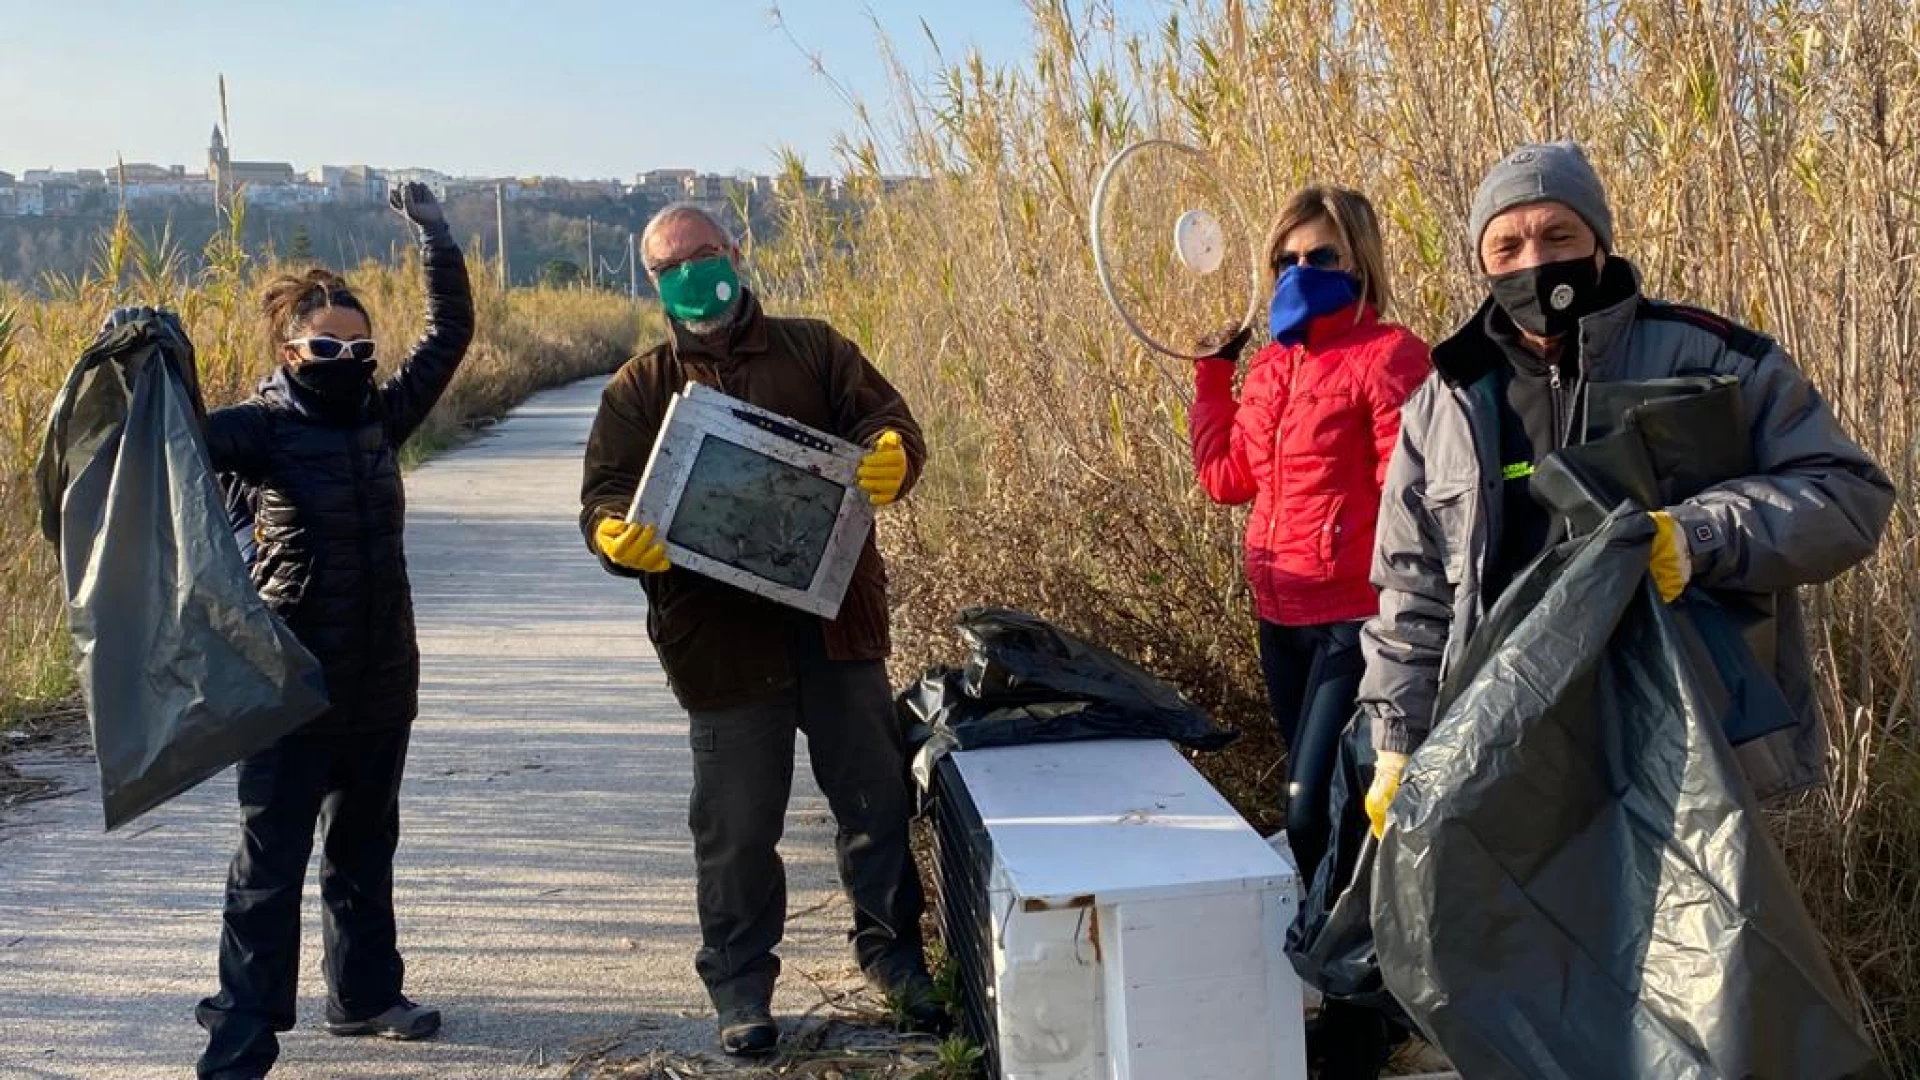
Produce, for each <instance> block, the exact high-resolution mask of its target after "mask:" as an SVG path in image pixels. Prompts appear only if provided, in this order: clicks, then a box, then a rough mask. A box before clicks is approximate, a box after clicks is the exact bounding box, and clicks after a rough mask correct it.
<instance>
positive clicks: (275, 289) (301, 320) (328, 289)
mask: <svg viewBox="0 0 1920 1080" xmlns="http://www.w3.org/2000/svg"><path fill="white" fill-rule="evenodd" d="M330 307H343V308H352V309H353V310H354V311H357V312H359V313H360V314H361V315H363V316H366V318H367V321H368V322H369V324H371V322H372V321H373V317H372V316H371V315H368V314H367V309H366V307H365V306H364V305H363V304H361V303H360V298H359V297H357V296H355V295H354V294H353V290H352V289H351V288H350V287H348V285H347V281H346V279H345V278H343V277H341V276H340V275H339V274H336V273H334V272H333V271H331V270H326V269H323V268H321V267H318V266H316V267H313V268H312V269H310V270H308V271H307V272H306V273H303V274H281V275H279V276H278V277H276V278H274V279H273V280H272V281H269V282H267V287H266V289H265V291H264V292H262V293H261V296H260V314H261V315H262V316H263V317H264V318H265V319H266V321H267V337H268V339H269V340H271V341H274V342H284V341H291V340H293V339H294V338H296V337H299V336H300V329H301V327H303V326H305V325H306V322H307V320H308V319H309V318H311V317H312V316H313V313H314V312H316V311H320V310H322V309H324V308H330Z"/></svg>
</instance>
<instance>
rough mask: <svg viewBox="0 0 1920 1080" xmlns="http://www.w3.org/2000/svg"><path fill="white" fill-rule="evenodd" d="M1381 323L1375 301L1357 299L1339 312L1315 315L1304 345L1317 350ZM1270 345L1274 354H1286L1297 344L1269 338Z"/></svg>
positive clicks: (1308, 325)
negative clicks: (1371, 302) (1374, 304)
mask: <svg viewBox="0 0 1920 1080" xmlns="http://www.w3.org/2000/svg"><path fill="white" fill-rule="evenodd" d="M1378 325H1380V313H1379V312H1378V311H1375V310H1374V308H1373V305H1372V304H1369V303H1367V302H1366V301H1364V300H1357V301H1355V302H1353V303H1351V304H1348V305H1347V306H1346V307H1343V308H1341V309H1340V310H1338V311H1333V312H1328V313H1327V314H1325V315H1316V316H1314V317H1313V319H1312V320H1311V321H1310V322H1308V323H1307V340H1306V342H1305V345H1304V347H1305V348H1306V350H1307V351H1308V352H1318V351H1319V350H1321V349H1330V348H1334V347H1336V346H1338V345H1339V344H1340V343H1341V341H1343V340H1345V339H1346V338H1348V337H1351V336H1352V335H1354V334H1358V333H1360V332H1361V331H1363V330H1369V329H1371V328H1373V327H1375V326H1378ZM1268 344H1269V345H1270V346H1272V347H1274V348H1275V349H1276V350H1277V351H1276V352H1275V353H1274V355H1277V356H1284V355H1286V354H1287V353H1289V352H1291V351H1293V349H1294V348H1296V346H1290V345H1281V344H1279V343H1278V342H1275V341H1272V340H1271V339H1269V340H1268Z"/></svg>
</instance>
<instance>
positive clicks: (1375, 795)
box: [1367, 750, 1407, 840]
mask: <svg viewBox="0 0 1920 1080" xmlns="http://www.w3.org/2000/svg"><path fill="white" fill-rule="evenodd" d="M1375 757H1376V759H1377V760H1375V761H1374V763H1373V786H1372V787H1370V788H1368V789H1367V820H1369V821H1371V822H1373V835H1374V838H1375V839H1376V840H1377V839H1379V838H1380V837H1382V836H1385V835H1386V834H1387V807H1389V806H1392V805H1393V797H1394V796H1395V795H1398V794H1400V778H1401V777H1402V776H1405V775H1406V773H1407V755H1405V754H1396V753H1394V752H1392V751H1391V750H1382V751H1380V752H1379V753H1378V754H1376V755H1375Z"/></svg>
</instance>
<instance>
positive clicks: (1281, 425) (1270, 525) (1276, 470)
mask: <svg viewBox="0 0 1920 1080" xmlns="http://www.w3.org/2000/svg"><path fill="white" fill-rule="evenodd" d="M1299 377H1300V356H1299V352H1298V350H1296V351H1295V353H1294V355H1293V356H1290V357H1288V358H1287V403H1286V404H1285V405H1284V406H1282V407H1281V409H1280V415H1279V416H1278V417H1276V418H1275V419H1274V421H1273V445H1272V446H1271V447H1270V448H1269V449H1268V453H1269V454H1270V455H1271V456H1272V458H1273V494H1274V500H1273V501H1274V502H1275V503H1278V502H1279V501H1280V481H1281V476H1280V466H1281V462H1282V461H1284V460H1285V459H1284V458H1283V457H1282V456H1281V454H1280V440H1281V438H1282V435H1283V433H1284V431H1285V430H1286V426H1287V410H1288V409H1291V408H1292V407H1293V400H1294V385H1293V384H1294V382H1295V381H1297V380H1298V379H1299ZM1279 526H1280V518H1279V515H1278V514H1276V513H1274V508H1273V507H1269V508H1268V510H1267V550H1268V551H1272V550H1273V534H1274V531H1275V530H1276V529H1278V528H1279ZM1268 591H1269V592H1271V591H1272V590H1271V589H1269V590H1268Z"/></svg>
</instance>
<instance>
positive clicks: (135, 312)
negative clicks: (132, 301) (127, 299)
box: [100, 307, 161, 334]
mask: <svg viewBox="0 0 1920 1080" xmlns="http://www.w3.org/2000/svg"><path fill="white" fill-rule="evenodd" d="M160 314H161V312H160V309H159V308H151V307H117V308H114V309H113V311H112V313H111V314H109V315H108V316H107V318H106V321H105V322H102V323H101V324H100V332H101V333H103V334H104V333H106V332H107V331H109V330H116V329H119V328H120V327H122V326H125V325H127V324H128V323H135V322H139V321H140V320H142V319H155V318H159V317H160Z"/></svg>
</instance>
